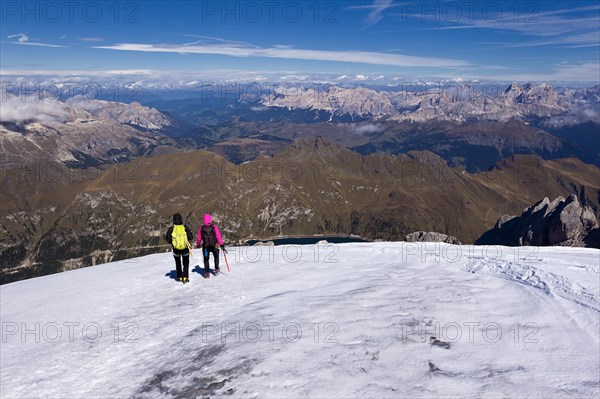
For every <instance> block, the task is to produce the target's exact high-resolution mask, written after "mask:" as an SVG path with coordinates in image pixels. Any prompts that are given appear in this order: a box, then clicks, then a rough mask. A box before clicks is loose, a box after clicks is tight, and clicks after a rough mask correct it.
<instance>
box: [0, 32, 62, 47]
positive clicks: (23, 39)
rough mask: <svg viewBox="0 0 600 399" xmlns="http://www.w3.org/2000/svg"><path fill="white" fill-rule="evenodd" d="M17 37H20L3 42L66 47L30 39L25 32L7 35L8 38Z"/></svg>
mask: <svg viewBox="0 0 600 399" xmlns="http://www.w3.org/2000/svg"><path fill="white" fill-rule="evenodd" d="M15 37H18V39H17V40H16V41H8V42H5V41H3V42H2V43H10V44H18V45H22V46H38V47H65V46H60V45H58V44H48V43H40V42H32V41H29V39H30V38H29V36H27V35H26V34H25V33H17V34H16V35H10V36H7V37H6V38H7V39H12V38H15Z"/></svg>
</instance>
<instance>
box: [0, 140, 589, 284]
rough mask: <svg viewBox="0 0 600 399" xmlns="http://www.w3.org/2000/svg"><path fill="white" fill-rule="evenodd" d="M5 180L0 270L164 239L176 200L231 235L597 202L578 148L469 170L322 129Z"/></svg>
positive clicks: (431, 223)
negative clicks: (94, 169) (254, 154)
mask: <svg viewBox="0 0 600 399" xmlns="http://www.w3.org/2000/svg"><path fill="white" fill-rule="evenodd" d="M56 168H59V166H56ZM64 176H71V175H70V174H69V172H68V171H66V170H65V171H64ZM16 183H18V184H16ZM2 186H3V187H5V188H6V189H5V190H3V191H2V194H0V200H1V201H2V203H3V204H4V206H3V210H2V215H0V225H1V226H2V229H3V231H4V232H6V233H5V235H4V236H3V238H2V240H1V241H0V260H1V264H2V265H3V270H2V271H1V274H0V280H1V281H3V282H7V281H12V280H15V279H20V278H24V277H30V276H35V275H41V274H47V273H52V272H56V271H60V270H66V269H71V268H77V267H81V266H83V265H91V264H96V263H101V262H106V261H109V260H118V259H124V258H127V257H131V256H133V255H138V254H142V253H150V252H156V251H160V250H161V248H162V249H166V248H164V247H160V245H164V244H166V243H165V242H164V241H163V239H162V238H161V237H162V233H163V232H164V230H166V228H167V227H168V225H169V223H170V217H171V215H172V214H173V213H175V212H181V213H182V214H183V215H184V217H185V219H186V220H187V222H188V223H189V224H190V225H191V227H193V228H197V227H198V225H199V223H200V215H201V214H202V213H203V212H210V213H213V215H214V217H215V219H216V220H217V221H218V223H219V224H220V226H221V229H222V231H223V233H224V235H225V239H226V241H227V242H228V243H235V242H238V241H240V240H243V239H249V238H262V237H272V236H275V235H278V234H295V235H302V234H315V233H321V234H337V233H342V234H356V235H360V236H364V237H367V238H371V239H383V240H401V239H403V238H404V237H405V236H406V234H408V233H411V232H413V231H417V230H425V231H438V232H442V233H446V234H449V235H452V236H455V237H457V238H458V239H459V240H460V241H461V242H463V243H471V242H473V241H474V240H475V239H477V238H478V237H479V236H480V235H481V234H482V233H483V232H484V231H486V230H487V229H489V228H491V227H492V226H493V225H494V223H495V222H496V220H497V219H498V218H499V217H500V216H502V215H504V214H515V213H517V212H520V211H521V210H522V209H524V208H525V207H526V206H529V205H530V204H532V203H534V202H536V201H538V200H539V199H540V198H543V197H545V196H551V197H557V196H561V195H562V196H567V195H569V194H575V195H576V196H577V197H578V198H579V200H580V201H581V203H582V204H584V205H585V206H587V207H589V208H590V209H591V210H592V212H594V213H595V214H596V215H598V212H599V210H600V203H599V201H600V170H599V169H598V168H597V167H595V166H591V165H586V164H584V163H582V162H581V161H579V160H576V159H565V160H553V161H544V160H542V159H541V158H538V157H536V156H531V155H519V156H514V157H510V158H508V159H506V160H504V161H502V162H500V163H498V164H497V165H496V166H495V167H494V168H492V169H490V170H489V171H487V172H482V173H477V174H470V173H467V172H465V171H464V170H461V169H457V168H450V167H448V165H447V163H446V162H445V161H444V160H443V159H442V158H440V157H438V156H437V155H435V154H433V153H431V152H428V151H416V152H409V153H407V154H403V155H400V156H390V155H382V154H372V155H366V156H365V155H360V154H358V153H356V152H353V151H351V150H348V149H346V148H344V147H341V146H339V145H334V144H331V143H327V142H325V141H324V140H323V139H321V138H316V139H314V140H304V141H297V142H295V143H294V144H293V145H292V146H291V147H289V148H286V149H283V150H281V151H279V152H276V153H275V154H274V155H273V156H272V157H262V158H258V159H256V160H255V161H251V162H248V163H245V164H243V165H235V164H233V163H230V162H228V161H227V160H225V159H224V158H222V157H220V156H218V155H215V154H214V153H211V152H208V151H205V150H200V151H192V152H185V153H177V154H175V153H172V154H166V155H160V156H154V157H152V158H138V159H135V160H133V161H131V162H127V163H120V164H117V165H113V166H111V167H110V168H109V169H107V170H105V171H103V172H100V173H96V174H92V177H91V178H87V179H86V178H82V177H79V178H76V179H71V180H70V179H66V178H65V179H63V181H57V180H50V179H44V178H38V179H33V175H32V174H31V172H28V171H19V170H17V171H11V172H10V173H5V174H4V175H3V178H2Z"/></svg>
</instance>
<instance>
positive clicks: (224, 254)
mask: <svg viewBox="0 0 600 399" xmlns="http://www.w3.org/2000/svg"><path fill="white" fill-rule="evenodd" d="M223 258H225V265H226V266H227V271H228V272H230V273H231V270H229V262H227V252H226V251H225V250H223Z"/></svg>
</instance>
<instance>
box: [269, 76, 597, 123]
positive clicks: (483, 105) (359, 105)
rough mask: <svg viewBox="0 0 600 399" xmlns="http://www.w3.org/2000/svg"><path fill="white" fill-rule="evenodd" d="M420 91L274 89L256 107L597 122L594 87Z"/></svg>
mask: <svg viewBox="0 0 600 399" xmlns="http://www.w3.org/2000/svg"><path fill="white" fill-rule="evenodd" d="M423 89H424V90H418V91H406V90H401V91H383V90H382V91H375V90H372V89H369V88H364V87H359V88H341V87H337V86H329V87H326V88H325V89H315V88H307V89H304V88H302V89H298V88H297V87H286V86H279V87H276V88H275V89H274V90H273V92H272V93H270V94H268V95H265V96H262V97H261V99H260V101H261V103H262V104H263V105H264V106H267V107H280V108H288V109H295V108H299V109H311V110H322V111H327V112H330V113H331V114H334V115H343V114H349V115H351V116H359V117H365V116H370V117H373V118H374V119H376V120H381V119H389V120H396V121H410V122H428V121H431V120H437V121H454V122H468V121H476V120H477V121H479V120H495V121H509V120H512V119H516V120H520V121H525V122H530V121H535V122H541V123H542V124H544V125H548V126H564V125H566V124H578V123H584V122H588V121H592V122H596V123H598V122H600V114H599V108H600V86H598V85H596V86H594V87H591V88H579V89H566V88H560V89H558V90H555V89H553V87H552V86H551V85H549V84H546V83H543V84H539V85H535V84H532V83H527V84H524V85H522V86H521V85H519V84H518V83H513V84H511V85H510V86H508V87H506V88H505V89H503V90H499V89H500V87H499V86H496V85H494V86H491V85H490V86H487V87H485V86H484V87H480V86H470V85H452V86H447V87H436V88H426V87H425V88H423ZM482 90H484V91H482ZM485 90H487V91H485Z"/></svg>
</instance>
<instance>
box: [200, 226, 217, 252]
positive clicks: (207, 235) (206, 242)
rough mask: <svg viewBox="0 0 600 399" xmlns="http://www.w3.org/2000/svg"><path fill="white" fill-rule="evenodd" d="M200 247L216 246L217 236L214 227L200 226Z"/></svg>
mask: <svg viewBox="0 0 600 399" xmlns="http://www.w3.org/2000/svg"><path fill="white" fill-rule="evenodd" d="M201 235H202V245H203V246H205V247H214V246H215V245H217V234H216V233H215V226H214V225H212V224H209V225H204V226H202V230H201Z"/></svg>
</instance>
